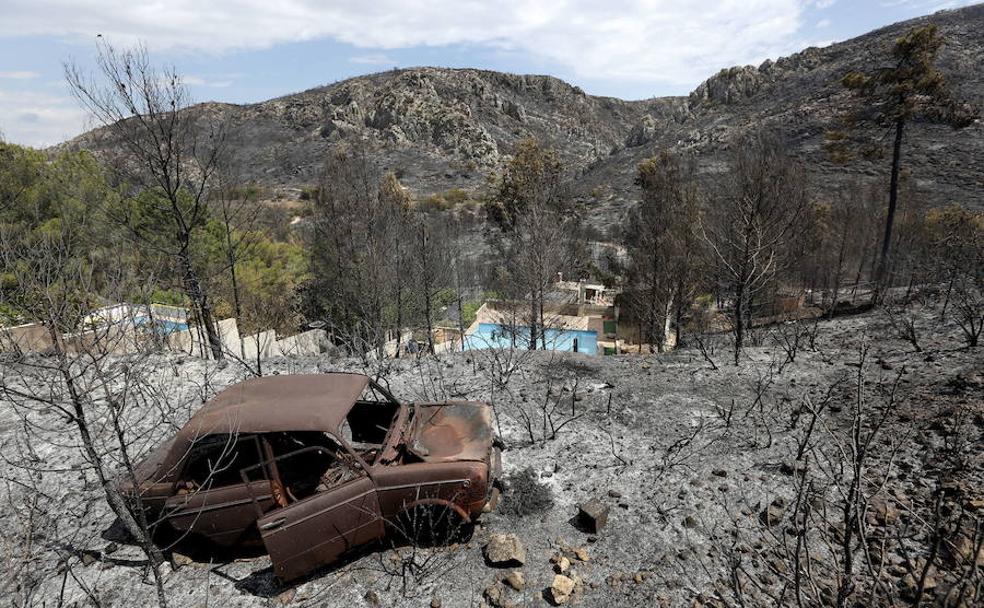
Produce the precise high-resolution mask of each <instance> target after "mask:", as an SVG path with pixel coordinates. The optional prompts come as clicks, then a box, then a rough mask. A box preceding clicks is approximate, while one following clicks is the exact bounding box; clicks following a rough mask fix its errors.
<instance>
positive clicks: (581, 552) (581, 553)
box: [574, 547, 591, 562]
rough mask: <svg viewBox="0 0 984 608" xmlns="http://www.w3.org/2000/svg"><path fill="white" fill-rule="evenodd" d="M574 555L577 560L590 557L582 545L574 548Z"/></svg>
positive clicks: (583, 560) (584, 560) (582, 560)
mask: <svg viewBox="0 0 984 608" xmlns="http://www.w3.org/2000/svg"><path fill="white" fill-rule="evenodd" d="M574 557H576V558H577V561H579V562H586V561H588V560H589V559H591V556H590V555H588V550H587V549H585V548H584V547H578V548H576V549H574Z"/></svg>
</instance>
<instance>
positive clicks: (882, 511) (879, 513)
mask: <svg viewBox="0 0 984 608" xmlns="http://www.w3.org/2000/svg"><path fill="white" fill-rule="evenodd" d="M868 507H869V508H870V509H871V513H872V516H873V518H874V521H876V522H877V523H879V524H881V525H883V526H888V525H891V524H894V523H895V522H896V521H898V519H899V510H898V508H896V506H895V504H894V503H892V502H891V501H888V500H885V499H884V498H881V497H876V498H873V499H871V500H870V501H869V502H868Z"/></svg>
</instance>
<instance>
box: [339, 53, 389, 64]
mask: <svg viewBox="0 0 984 608" xmlns="http://www.w3.org/2000/svg"><path fill="white" fill-rule="evenodd" d="M349 63H358V64H360V65H396V63H397V62H396V60H394V59H390V58H389V57H387V56H386V55H384V54H382V53H373V54H371V55H356V56H355V57H349Z"/></svg>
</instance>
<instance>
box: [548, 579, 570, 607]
mask: <svg viewBox="0 0 984 608" xmlns="http://www.w3.org/2000/svg"><path fill="white" fill-rule="evenodd" d="M573 593H574V581H573V580H572V579H570V578H568V577H566V576H564V575H563V574H557V575H555V576H554V578H553V582H552V583H550V587H549V588H548V589H547V595H548V597H549V599H550V603H551V604H553V605H554V606H560V605H562V604H566V603H567V602H568V601H569V600H570V599H571V595H572V594H573Z"/></svg>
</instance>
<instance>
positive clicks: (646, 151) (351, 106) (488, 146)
mask: <svg viewBox="0 0 984 608" xmlns="http://www.w3.org/2000/svg"><path fill="white" fill-rule="evenodd" d="M924 22H932V23H935V24H937V25H938V26H939V27H940V29H941V30H942V32H943V33H944V34H945V35H946V36H947V38H948V43H947V45H946V46H945V47H944V49H943V51H942V53H941V58H940V65H941V67H942V69H943V70H944V71H945V72H946V74H947V76H948V78H949V79H950V81H951V82H952V84H953V85H954V86H955V88H956V90H957V91H958V93H959V94H960V96H961V97H962V98H963V99H964V100H965V101H968V102H970V103H972V104H974V105H975V106H977V107H982V106H984V69H982V66H984V5H977V6H972V7H968V8H964V9H961V10H955V11H944V12H940V13H937V14H934V15H932V16H929V17H924V18H920V19H916V20H914V21H909V22H904V23H898V24H895V25H892V26H889V27H886V28H882V29H880V30H876V31H874V32H871V33H869V34H866V35H863V36H860V37H858V38H854V39H852V40H848V41H846V42H841V43H838V44H834V45H831V46H829V47H826V48H809V49H806V50H804V51H802V52H800V53H797V54H795V55H792V56H790V57H785V58H782V59H779V60H777V61H775V62H773V61H766V62H765V63H763V64H762V65H760V66H758V67H752V66H743V67H732V68H728V69H724V70H722V71H721V72H719V73H718V74H716V75H714V76H712V77H711V78H709V79H708V80H707V81H705V82H704V83H702V84H701V85H699V86H698V87H697V88H696V89H695V90H694V91H693V92H692V93H691V94H690V95H689V96H688V97H667V98H654V99H649V100H644V101H624V100H620V99H614V98H609V97H596V96H592V95H588V94H586V93H585V92H584V91H582V90H581V89H579V88H578V87H575V86H571V85H569V84H567V83H565V82H563V81H561V80H559V79H557V78H553V77H550V76H529V75H526V76H521V75H513V74H504V73H499V72H492V71H484V70H475V69H442V68H431V67H423V68H411V69H403V70H393V71H389V72H383V73H379V74H372V75H368V76H360V77H356V78H352V79H349V80H345V81H342V82H337V83H334V84H330V85H327V86H324V87H319V88H315V89H311V90H308V91H304V92H302V93H297V94H293V95H287V96H284V97H280V98H277V99H272V100H269V101H265V102H262V103H256V104H249V105H231V104H203V105H202V106H199V107H198V108H197V110H198V111H201V110H206V111H211V112H216V113H217V114H218V115H219V116H221V117H222V119H223V120H224V121H225V122H226V126H227V127H228V131H227V132H228V134H229V137H230V147H231V150H232V159H233V162H234V164H235V165H236V170H237V172H238V173H239V174H240V175H241V176H242V178H243V179H246V180H256V181H258V182H260V183H263V184H265V185H268V186H271V187H274V188H278V189H282V190H284V191H285V193H286V194H287V195H288V196H296V195H297V193H298V192H299V190H300V188H302V187H305V186H308V185H310V184H312V183H313V182H314V180H315V178H316V176H317V173H318V170H319V167H320V164H321V162H322V160H323V158H324V156H325V154H326V152H327V151H328V150H330V149H331V148H332V147H333V146H335V145H338V144H340V143H343V142H348V143H350V144H354V145H357V146H359V147H361V148H362V149H364V150H366V152H367V153H368V154H369V156H370V157H371V158H372V159H373V160H375V161H376V162H377V163H379V164H380V165H381V166H383V167H386V168H388V169H390V170H393V171H394V172H396V173H397V175H398V176H400V177H401V180H402V181H403V182H404V184H405V185H407V186H408V187H410V188H411V189H412V190H413V191H414V192H415V193H416V194H417V195H418V196H426V195H428V194H431V193H434V192H440V191H443V190H446V189H448V188H451V187H461V188H465V189H471V190H474V189H480V188H482V187H483V186H484V185H485V183H486V176H487V174H488V173H489V171H490V170H492V169H494V168H496V167H497V166H498V165H499V164H500V163H501V162H502V160H503V159H504V158H506V157H508V155H509V154H510V153H511V151H512V150H513V148H514V146H515V144H516V142H517V141H518V140H520V139H522V138H526V137H536V138H539V139H541V140H543V141H545V142H547V143H548V144H549V145H550V146H552V147H554V148H555V149H556V150H557V151H558V152H559V153H560V155H561V156H562V157H563V158H564V159H565V160H566V161H567V162H568V163H569V165H570V167H571V168H572V171H574V172H575V173H576V174H577V175H578V180H577V183H578V186H579V191H580V193H581V194H582V195H583V196H584V197H585V199H589V200H594V201H595V202H596V203H600V204H596V205H595V206H594V207H593V209H594V211H593V215H594V216H595V217H596V218H598V219H602V223H604V221H603V220H604V218H608V219H610V216H611V214H613V213H615V214H617V213H618V212H619V211H621V210H624V208H625V205H626V203H629V202H631V201H632V200H633V198H634V197H635V192H634V188H633V186H632V178H633V173H634V170H635V164H636V163H637V162H638V161H639V160H640V159H642V158H644V157H646V156H648V155H651V154H653V153H655V152H656V151H657V150H660V149H666V148H672V149H676V150H681V151H687V152H692V153H694V154H695V155H696V156H697V157H698V159H699V167H700V170H701V172H702V173H703V174H704V175H707V176H712V175H713V174H715V173H716V172H718V171H719V170H720V168H721V162H722V161H723V160H725V159H726V158H727V151H728V150H727V149H728V145H729V141H730V140H731V139H732V137H733V135H734V134H735V133H737V132H740V131H742V130H744V129H747V128H750V127H754V126H757V125H770V126H775V127H777V128H778V129H779V130H780V131H781V132H782V133H784V134H785V137H786V138H787V140H788V141H789V143H790V145H791V147H792V149H793V150H794V152H795V153H796V154H797V155H799V156H800V157H802V158H803V159H804V160H806V161H807V162H808V166H809V167H810V171H811V173H813V176H812V177H813V184H814V188H815V190H816V191H817V192H818V193H822V192H823V191H825V190H827V189H828V186H829V183H830V180H832V179H844V177H845V175H847V174H848V173H847V172H846V171H845V169H844V168H843V167H839V166H835V165H834V164H832V163H831V162H830V161H829V160H828V159H827V158H826V156H825V154H824V152H823V150H822V147H821V144H822V138H823V133H824V132H825V130H827V129H828V128H830V127H832V126H834V125H835V122H836V120H837V117H838V115H839V114H840V113H841V112H842V111H843V108H844V107H845V105H844V104H845V102H846V100H847V99H846V94H845V92H844V91H843V90H842V88H841V86H840V84H839V80H840V78H841V76H842V75H843V74H844V73H846V72H847V71H849V70H852V69H856V68H860V67H862V66H870V65H875V64H877V63H878V62H879V61H880V58H882V57H886V56H887V53H888V50H889V48H890V46H891V44H892V42H893V41H894V40H895V38H896V37H898V36H899V35H900V33H902V32H903V31H904V30H905V29H906V28H909V27H911V26H913V25H916V24H921V23H924ZM97 135H98V132H90V133H87V134H84V135H82V136H80V137H79V138H76V139H75V140H73V141H72V142H69V145H72V146H81V147H89V148H93V149H97V150H98V149H99V147H100V146H101V145H102V144H100V143H99V142H100V140H99V138H98V137H97ZM981 158H984V125H982V124H981V122H980V121H978V122H977V123H975V124H974V125H972V126H971V127H969V128H967V129H965V130H963V131H961V132H959V133H958V134H953V133H951V132H950V130H949V129H948V128H946V127H938V126H932V125H925V124H915V125H913V126H912V128H911V129H910V130H909V131H908V137H907V148H906V158H905V165H904V169H905V171H907V173H908V174H909V175H911V176H912V178H913V179H914V183H915V184H916V185H918V186H919V187H920V189H921V192H923V193H924V194H925V196H927V197H929V199H930V201H931V202H932V203H934V204H944V203H947V202H950V201H958V202H962V203H964V204H966V205H969V206H972V207H976V208H982V207H984V187H982V186H984V168H982V167H984V163H981V162H980V159H981ZM885 164H886V163H878V164H859V165H856V166H854V167H852V168H851V169H850V171H853V172H858V173H860V174H862V175H864V176H866V177H869V178H878V177H879V176H882V175H883V174H884V166H883V165H885Z"/></svg>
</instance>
